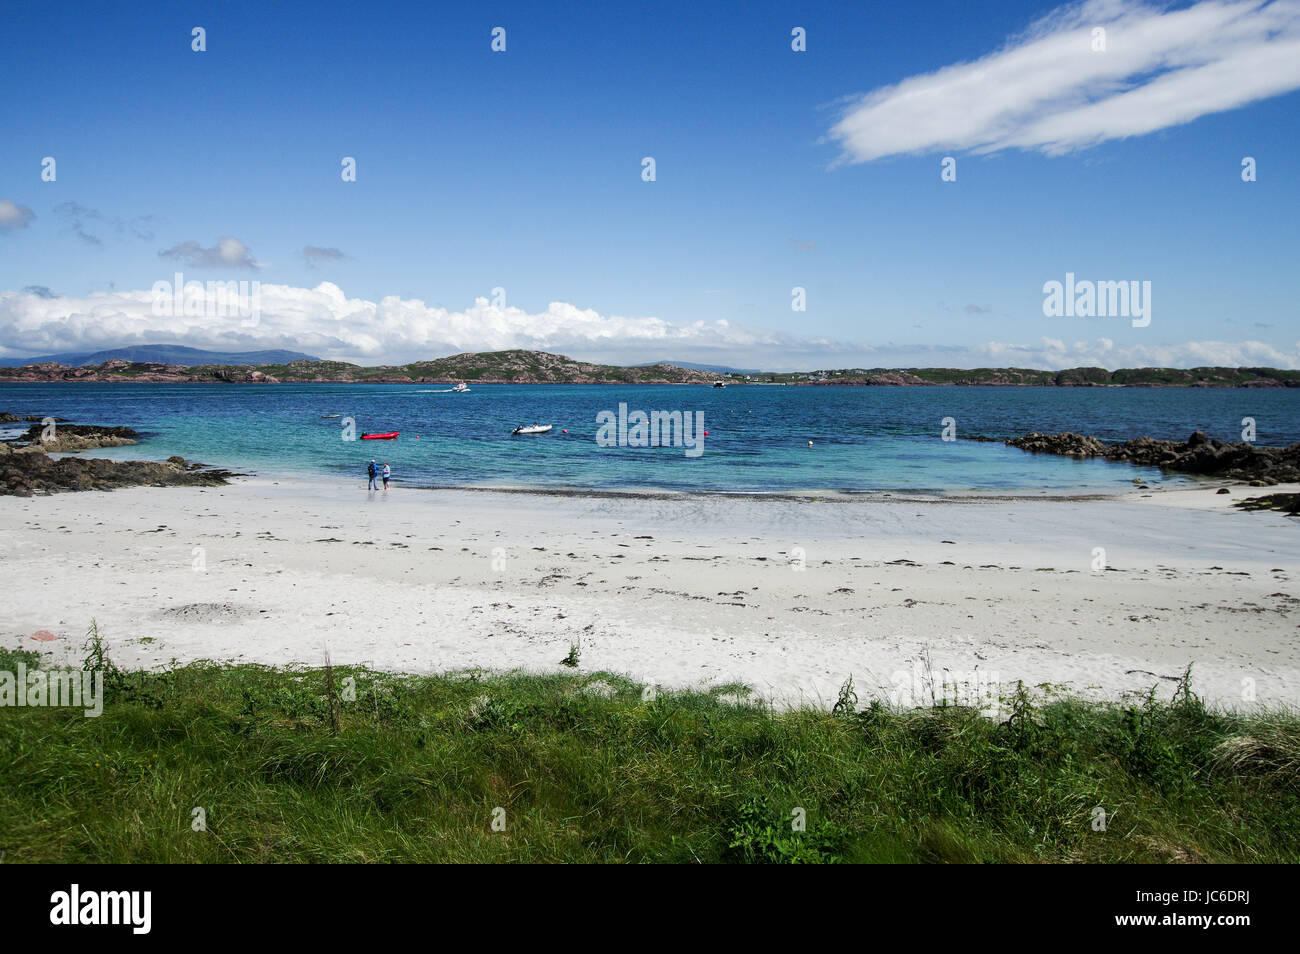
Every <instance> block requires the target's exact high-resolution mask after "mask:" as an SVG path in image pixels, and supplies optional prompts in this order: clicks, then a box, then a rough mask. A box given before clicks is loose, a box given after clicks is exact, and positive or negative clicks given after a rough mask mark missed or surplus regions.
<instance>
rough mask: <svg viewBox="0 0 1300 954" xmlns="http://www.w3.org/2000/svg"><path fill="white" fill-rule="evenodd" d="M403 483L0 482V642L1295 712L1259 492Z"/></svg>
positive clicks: (815, 690)
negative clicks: (1051, 695)
mask: <svg viewBox="0 0 1300 954" xmlns="http://www.w3.org/2000/svg"><path fill="white" fill-rule="evenodd" d="M402 489H404V488H395V489H393V490H390V491H389V493H388V494H387V495H385V494H383V493H382V492H377V493H375V494H368V493H366V492H364V491H362V492H360V493H358V492H356V491H350V490H346V489H345V487H344V485H343V484H342V483H341V482H340V483H322V482H306V481H301V480H281V479H275V478H268V477H253V478H242V479H239V480H237V481H236V482H235V483H233V484H230V485H226V486H221V487H210V488H179V487H177V488H152V487H136V488H127V489H124V490H121V491H118V492H114V493H111V494H109V493H98V494H97V493H68V494H57V495H51V496H45V497H32V498H13V497H11V498H5V499H4V500H0V520H3V522H4V523H5V525H6V526H7V528H8V532H7V533H6V535H5V541H4V546H5V549H4V551H3V552H2V553H0V556H2V557H3V559H0V586H3V587H4V589H5V592H7V593H8V594H10V597H9V601H10V612H9V614H8V620H9V622H8V624H7V625H6V626H5V627H4V628H3V629H2V630H0V632H2V633H3V635H2V636H0V645H4V646H7V647H17V646H22V647H24V648H35V649H40V650H43V651H46V650H49V651H53V652H54V653H55V654H56V658H58V657H60V656H62V657H65V658H69V659H71V658H80V657H79V655H78V654H77V652H76V650H78V649H79V648H80V645H81V641H82V634H83V633H84V632H85V630H86V628H87V627H88V625H89V622H90V620H91V619H92V618H93V619H95V620H97V622H98V624H99V627H100V630H101V632H103V633H104V634H105V637H106V639H107V640H108V643H109V646H110V648H111V650H112V653H113V656H114V658H115V659H117V660H118V662H119V664H121V665H125V666H129V667H139V668H153V669H156V668H159V667H166V666H168V665H171V664H172V663H173V662H175V663H184V662H192V661H197V660H214V661H223V662H254V663H259V664H265V665H298V664H301V665H319V664H320V662H321V661H322V659H323V657H324V653H325V651H326V647H327V646H328V651H329V652H330V654H331V656H332V658H333V659H334V661H335V662H336V663H338V664H357V665H367V666H370V667H372V668H375V669H380V670H384V671H391V672H409V673H417V674H418V673H431V672H455V671H467V670H483V671H490V672H509V671H514V670H521V671H525V672H534V673H549V672H566V671H570V670H567V669H565V668H564V667H563V666H561V664H560V662H561V660H562V659H563V658H564V657H565V655H566V653H567V652H568V651H569V650H570V648H571V646H572V645H573V644H574V643H575V642H577V643H578V644H579V645H580V653H581V662H580V668H579V670H578V671H579V672H593V671H607V672H616V673H623V674H626V675H627V676H628V677H629V678H633V679H636V680H638V681H640V682H644V683H651V684H657V685H661V686H664V687H666V688H695V687H699V686H707V685H713V686H719V685H729V684H736V683H742V684H745V685H748V686H751V687H752V688H753V689H754V691H755V693H756V695H757V696H758V697H759V698H762V699H764V700H767V701H770V702H772V703H773V704H775V705H778V706H787V707H788V706H792V705H797V704H801V703H807V702H812V703H814V704H818V705H828V704H829V703H830V702H831V701H833V700H834V699H835V697H836V694H837V692H838V689H839V687H840V686H841V685H842V684H843V682H844V680H845V679H846V678H847V677H849V676H850V675H851V676H852V677H853V678H854V680H855V684H856V685H857V687H858V691H859V693H860V695H861V696H862V699H863V701H864V703H865V701H866V700H868V699H869V698H872V697H873V696H874V697H880V696H882V695H886V696H887V695H888V694H889V693H890V692H891V691H893V689H894V688H896V682H897V677H898V674H899V673H909V672H911V671H913V667H914V666H915V665H916V664H917V661H918V660H921V659H922V658H925V659H928V660H931V661H932V662H933V666H934V671H935V672H940V673H941V672H943V671H945V670H947V671H948V672H950V673H972V672H976V671H979V672H982V673H985V674H990V673H991V674H995V675H996V676H997V682H998V684H999V685H1000V686H1002V687H1003V688H1004V689H1006V688H1007V687H1014V686H1015V684H1016V683H1017V682H1018V681H1023V682H1024V683H1025V685H1026V686H1030V687H1035V686H1038V687H1042V686H1048V687H1052V689H1051V691H1057V692H1072V693H1078V694H1080V695H1082V696H1084V697H1087V698H1097V699H1110V700H1114V699H1121V698H1135V697H1140V696H1141V695H1142V694H1143V693H1145V692H1147V691H1148V690H1149V689H1150V688H1151V687H1152V686H1153V685H1154V686H1157V687H1161V688H1160V690H1159V691H1161V692H1163V691H1164V690H1165V689H1166V688H1168V687H1172V686H1173V685H1174V681H1175V680H1176V678H1177V677H1178V676H1179V675H1180V674H1181V673H1182V671H1183V670H1184V669H1185V668H1186V666H1187V665H1188V664H1192V665H1193V667H1194V668H1193V682H1194V686H1195V688H1196V689H1197V691H1198V692H1201V693H1203V694H1204V695H1205V697H1206V698H1207V699H1208V700H1211V701H1213V702H1215V703H1216V704H1221V705H1224V706H1225V707H1227V708H1238V707H1244V708H1252V707H1256V706H1270V705H1271V706H1295V705H1297V704H1300V644H1298V643H1297V640H1296V639H1295V631H1296V629H1297V628H1298V626H1300V587H1297V586H1296V584H1295V582H1294V579H1295V573H1296V572H1297V571H1296V569H1295V567H1296V566H1297V564H1300V560H1297V557H1300V537H1297V536H1296V528H1295V526H1294V524H1293V522H1292V518H1288V517H1284V516H1282V515H1281V514H1277V513H1271V512H1260V513H1238V512H1235V511H1232V510H1230V507H1229V504H1230V502H1231V500H1232V499H1233V497H1235V496H1240V495H1241V492H1242V491H1247V492H1248V491H1254V490H1256V488H1238V492H1237V493H1234V494H1225V495H1220V494H1217V493H1216V492H1214V490H1213V489H1211V488H1209V487H1206V488H1197V489H1193V490H1180V491H1175V490H1169V491H1165V492H1162V493H1152V494H1150V496H1144V495H1143V494H1142V493H1140V492H1130V493H1128V494H1124V495H1114V496H1109V497H1106V498H1103V499H1083V500H1079V499H1069V500H1053V499H1044V498H1041V497H1039V498H1024V497H1022V498H1015V499H1012V500H998V499H993V500H990V499H977V500H966V501H948V500H922V499H910V500H902V499H895V500H888V501H872V500H855V501H853V502H856V503H861V504H862V506H858V507H847V508H846V507H840V506H833V507H822V506H818V504H819V503H822V502H829V501H825V500H823V499H818V500H817V501H813V500H810V499H803V498H794V497H779V498H778V497H767V498H752V497H701V496H693V497H686V496H674V497H663V496H646V495H635V496H619V497H613V496H608V495H605V496H596V495H580V496H558V495H530V496H529V498H528V499H531V500H533V501H538V500H545V501H547V503H546V505H545V506H532V507H521V506H520V502H521V496H520V495H519V494H516V493H510V492H499V491H498V492H493V491H489V490H486V489H485V490H478V491H475V492H471V493H448V492H446V491H434V492H431V493H403V492H402ZM1271 489H1273V490H1277V489H1280V488H1271ZM872 502H890V503H896V504H901V503H910V504H912V509H911V510H909V509H908V508H907V507H899V506H890V507H879V506H876V507H873V506H870V504H871V503H872ZM953 502H962V503H964V504H965V508H964V509H963V511H962V519H961V521H960V522H955V521H953V520H952V519H951V516H952V511H951V509H950V508H949V507H947V506H939V504H942V503H953ZM1099 547H1100V548H1103V549H1104V551H1105V565H1104V567H1103V568H1102V569H1100V570H1096V569H1095V568H1094V567H1093V563H1094V561H1095V559H1096V556H1095V554H1096V549H1097V548H1099ZM42 631H43V632H47V633H50V634H53V635H54V636H55V638H54V639H53V640H50V641H48V642H44V643H42V642H34V641H33V640H32V634H34V633H37V632H42ZM1247 679H1248V680H1251V685H1253V686H1255V687H1256V688H1255V689H1254V690H1253V692H1254V693H1255V695H1254V698H1253V700H1248V699H1245V698H1244V697H1243V690H1242V686H1243V680H1247Z"/></svg>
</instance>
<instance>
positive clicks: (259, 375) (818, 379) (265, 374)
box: [0, 349, 1300, 388]
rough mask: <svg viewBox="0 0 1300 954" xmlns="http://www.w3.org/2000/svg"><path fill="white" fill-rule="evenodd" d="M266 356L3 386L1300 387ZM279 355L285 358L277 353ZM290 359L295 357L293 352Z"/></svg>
mask: <svg viewBox="0 0 1300 954" xmlns="http://www.w3.org/2000/svg"><path fill="white" fill-rule="evenodd" d="M266 354H267V352H255V353H253V354H251V355H242V356H236V357H240V358H244V359H252V360H244V361H240V362H210V363H200V364H183V363H179V362H163V361H138V360H129V359H127V358H123V357H116V358H112V359H110V360H106V361H103V362H101V363H99V364H97V365H82V366H75V365H69V364H65V363H60V362H43V363H38V364H27V365H23V366H22V367H0V383H22V382H58V381H85V382H135V383H155V382H156V383H168V384H177V383H179V384H185V383H195V384H201V383H222V382H224V383H236V384H238V383H252V384H279V383H282V382H283V383H291V382H293V383H311V382H331V383H350V382H374V383H392V384H446V383H451V382H456V381H467V382H471V383H473V382H478V383H481V384H700V385H712V384H715V383H718V382H722V383H725V384H727V385H729V386H733V385H790V386H804V387H818V386H836V385H841V386H843V385H849V386H868V387H907V386H930V387H933V386H961V385H965V386H971V385H983V386H998V387H1162V388H1169V387H1197V388H1291V387H1300V371H1284V370H1279V369H1277V368H1122V369H1120V370H1118V371H1107V370H1106V369H1105V368H1068V369H1065V370H1062V371H1038V370H1034V369H1031V368H973V369H969V370H966V369H960V368H847V369H841V370H827V371H791V372H767V371H756V372H752V373H751V372H741V371H730V372H727V373H718V372H714V371H708V370H704V369H702V368H700V367H693V368H692V367H683V366H681V365H675V364H666V363H664V364H653V365H641V366H636V367H621V366H618V365H610V364H591V363H588V362H585V361H575V360H574V359H572V358H569V357H565V356H564V355H558V354H550V353H548V352H545V351H525V350H518V349H517V350H513V351H489V352H469V353H465V354H456V355H452V356H450V357H447V358H438V359H436V360H432V361H415V362H412V363H410V364H403V365H392V366H377V367H366V366H364V365H357V364H349V363H347V362H345V361H322V360H317V359H312V358H310V357H300V358H294V359H293V360H288V361H274V360H273V361H259V360H256V359H258V358H262V357H263V356H264V355H266ZM271 354H276V353H275V352H271ZM285 354H291V355H292V354H294V352H286V353H285Z"/></svg>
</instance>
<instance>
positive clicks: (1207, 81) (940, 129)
mask: <svg viewBox="0 0 1300 954" xmlns="http://www.w3.org/2000/svg"><path fill="white" fill-rule="evenodd" d="M1097 28H1101V29H1104V30H1105V49H1104V51H1095V50H1094V48H1093V46H1094V35H1093V31H1094V30H1095V29H1097ZM1298 88H1300V2H1297V0H1203V2H1201V3H1196V4H1194V5H1192V6H1189V7H1185V8H1181V9H1169V8H1168V7H1166V6H1155V5H1151V4H1147V3H1141V2H1137V0H1088V2H1085V3H1081V4H1073V5H1070V6H1066V7H1061V8H1059V9H1058V10H1056V11H1054V12H1053V13H1051V14H1049V15H1048V16H1046V17H1044V18H1043V19H1041V20H1039V21H1038V22H1037V23H1035V24H1033V25H1032V26H1031V27H1030V28H1029V29H1028V30H1027V31H1026V32H1025V33H1024V34H1023V35H1021V36H1019V37H1015V38H1013V39H1011V40H1010V41H1008V43H1007V44H1006V45H1005V46H1004V47H1003V48H1002V49H1001V50H998V51H996V52H994V53H990V54H989V55H987V56H984V57H982V58H981V59H978V60H975V61H973V62H969V63H958V64H954V65H952V66H947V67H945V68H943V69H940V70H937V71H935V72H933V73H925V74H921V75H918V76H913V77H909V78H908V79H905V80H903V81H902V82H900V83H897V84H895V85H893V86H887V87H884V88H881V89H878V90H875V91H873V92H871V93H868V94H866V95H865V96H862V97H858V98H855V99H854V100H853V101H852V103H851V104H850V105H849V106H848V107H847V108H846V110H845V111H844V113H843V116H842V118H841V119H840V120H839V122H837V123H836V124H835V126H834V127H832V129H831V133H830V135H831V137H832V138H833V139H835V140H836V141H838V142H839V143H840V145H841V146H842V148H843V153H842V155H841V157H840V160H839V161H840V162H851V163H852V162H868V161H871V160H873V159H880V158H882V157H885V156H893V155H904V154H915V153H925V152H934V151H939V150H953V151H958V150H965V151H970V152H974V153H977V154H978V153H989V152H995V151H998V150H1001V149H1011V148H1018V149H1026V150H1030V149H1033V150H1040V151H1042V152H1044V153H1047V154H1049V155H1059V154H1062V153H1066V152H1070V151H1073V150H1077V149H1084V148H1087V147H1090V146H1095V145H1097V144H1098V143H1102V142H1105V141H1107V140H1111V139H1124V138H1127V137H1129V136H1142V135H1146V134H1147V133H1151V132H1155V131H1157V130H1160V129H1167V128H1169V127H1172V126H1178V125H1181V124H1183V123H1188V122H1191V121H1192V120H1194V119H1197V118H1199V117H1201V116H1206V115H1209V114H1212V113H1218V112H1223V111H1226V110H1231V109H1237V108H1239V107H1241V106H1245V105H1247V104H1249V103H1252V102H1255V101H1257V100H1261V99H1265V98H1267V97H1271V96H1277V95H1279V94H1281V93H1286V92H1290V91H1291V90H1295V89H1298Z"/></svg>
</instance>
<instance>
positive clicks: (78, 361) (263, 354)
mask: <svg viewBox="0 0 1300 954" xmlns="http://www.w3.org/2000/svg"><path fill="white" fill-rule="evenodd" d="M118 359H120V360H122V361H134V362H156V363H157V364H178V365H180V366H181V367H186V368H192V367H195V366H197V365H202V364H235V365H246V364H253V365H257V364H288V363H289V362H290V361H319V360H320V358H316V357H313V356H312V355H309V354H303V353H302V352H300V351H244V352H241V351H204V350H203V349H202V348H189V347H186V346H185V345H134V346H132V347H129V348H112V349H110V350H108V351H84V352H83V351H69V352H65V353H63V354H44V355H37V356H36V357H33V358H0V367H5V368H21V367H23V366H25V365H29V364H62V365H65V366H67V367H69V368H81V367H85V366H87V365H100V364H103V363H104V362H105V361H113V360H118Z"/></svg>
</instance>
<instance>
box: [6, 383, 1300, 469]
mask: <svg viewBox="0 0 1300 954" xmlns="http://www.w3.org/2000/svg"><path fill="white" fill-rule="evenodd" d="M439 388H440V386H438V385H397V384H393V385H381V384H281V385H268V386H253V385H164V384H151V385H129V384H25V385H0V410H5V411H10V412H12V413H15V414H19V415H27V414H40V415H52V416H56V417H65V418H69V419H70V420H72V421H74V422H77V423H85V424H122V425H127V426H129V427H134V428H136V429H137V430H139V431H141V432H143V433H144V434H145V435H146V439H145V440H144V441H143V442H142V443H141V444H139V445H136V446H133V447H125V448H115V449H111V450H108V449H106V450H103V451H98V452H96V453H97V455H99V456H106V457H116V458H119V459H131V458H137V459H138V458H151V459H163V458H166V457H168V456H170V455H172V454H181V455H182V456H184V457H186V458H188V459H191V460H200V461H203V462H204V463H207V464H213V465H217V466H222V467H228V468H231V469H235V470H240V471H244V472H252V473H257V474H261V475H265V476H270V475H311V476H316V477H320V476H334V477H339V478H349V479H357V480H360V481H364V476H363V472H364V468H365V464H366V462H367V461H368V460H369V459H370V458H371V457H375V458H377V459H378V460H379V461H380V462H381V463H382V462H384V461H387V462H388V463H389V464H390V465H391V467H392V469H393V474H394V478H395V480H397V481H399V482H401V483H402V484H404V485H408V486H409V485H415V486H447V485H481V486H500V485H512V486H518V485H529V486H549V487H585V488H602V489H606V488H607V489H617V488H649V487H658V488H666V489H678V490H696V491H790V490H846V491H897V490H910V491H926V492H951V491H970V490H975V491H980V490H985V491H1012V490H1020V491H1026V490H1033V491H1069V492H1074V491H1105V490H1120V489H1123V488H1124V487H1126V486H1127V487H1131V486H1132V483H1131V482H1132V479H1133V477H1135V476H1146V477H1148V478H1152V479H1164V480H1165V484H1166V485H1169V484H1170V483H1172V482H1175V481H1177V480H1180V478H1161V475H1160V474H1159V473H1158V472H1151V471H1143V470H1139V469H1137V468H1133V467H1130V466H1127V465H1117V464H1110V463H1106V462H1102V461H1074V460H1069V459H1065V458H1058V457H1052V456H1035V455H1030V454H1025V453H1023V452H1022V451H1019V450H1016V449H1014V448H1008V447H1005V446H1003V445H1000V444H985V443H976V442H970V441H956V442H945V441H943V440H941V439H940V432H941V428H942V424H941V421H942V419H943V418H945V417H952V418H954V419H955V421H956V426H957V431H958V434H959V435H975V434H982V435H987V436H991V437H1014V436H1018V435H1020V434H1023V433H1026V432H1029V431H1062V430H1072V431H1076V432H1079V433H1084V434H1093V435H1096V436H1098V437H1102V438H1107V439H1116V440H1122V439H1126V438H1130V437H1138V436H1142V435H1150V436H1153V437H1163V438H1175V439H1180V440H1181V439H1185V438H1186V437H1187V435H1188V434H1190V433H1191V432H1192V431H1193V430H1196V429H1198V428H1199V429H1201V430H1204V431H1206V432H1207V433H1208V434H1210V435H1211V436H1213V437H1219V438H1222V439H1224V440H1239V439H1240V436H1241V420H1242V418H1243V417H1253V418H1254V419H1255V420H1256V422H1257V429H1258V441H1259V442H1260V443H1262V444H1289V443H1293V442H1295V441H1300V413H1297V412H1300V389H1291V390H1283V389H1269V390H1192V389H1120V388H1105V389H1103V388H1059V389H1057V388H979V387H973V388H919V387H916V388H869V387H857V388H854V387H843V388H840V387H730V388H727V389H725V390H715V389H711V388H705V387H669V386H665V387H651V386H643V387H618V386H599V385H596V386H593V385H491V384H486V385H479V384H471V391H470V392H469V393H467V394H448V393H438V391H439ZM620 402H626V403H627V405H628V407H629V409H631V410H643V411H646V412H650V411H655V410H658V411H674V410H680V411H684V412H685V411H690V412H694V411H702V412H703V413H704V426H705V428H706V429H707V430H708V432H709V433H708V437H706V438H705V443H704V453H703V454H702V455H701V456H699V457H697V458H691V457H688V456H686V455H685V453H684V452H683V449H682V448H671V447H658V448H631V447H613V448H605V447H600V446H598V445H597V443H596V440H595V436H596V432H597V429H598V424H597V420H596V415H597V413H598V412H600V411H604V410H609V411H614V412H617V409H618V405H619V403H620ZM326 414H339V415H341V417H340V418H331V419H326V418H324V417H322V415H326ZM347 417H352V418H354V419H355V421H356V427H357V433H358V434H360V433H361V432H376V433H377V432H384V431H400V432H401V437H400V438H399V439H398V440H396V441H392V442H387V441H384V442H380V441H356V442H347V441H344V440H342V439H341V433H342V426H341V423H342V419H343V418H347ZM534 421H539V422H541V423H544V424H553V425H555V429H554V430H553V431H552V432H551V433H550V434H548V435H545V436H539V437H512V436H511V434H510V431H511V429H512V428H513V427H515V426H516V425H520V424H531V423H533V422H534ZM562 429H567V430H568V434H563V433H561V431H562ZM417 437H418V439H417ZM810 440H811V441H812V442H813V446H812V447H809V446H808V441H810Z"/></svg>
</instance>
